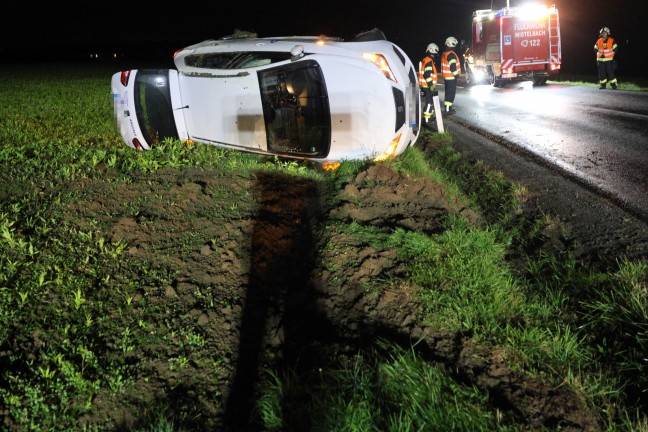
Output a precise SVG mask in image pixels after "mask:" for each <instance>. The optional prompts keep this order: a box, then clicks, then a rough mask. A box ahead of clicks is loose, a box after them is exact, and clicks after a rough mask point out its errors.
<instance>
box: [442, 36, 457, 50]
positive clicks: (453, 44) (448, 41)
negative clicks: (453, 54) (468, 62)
mask: <svg viewBox="0 0 648 432" xmlns="http://www.w3.org/2000/svg"><path fill="white" fill-rule="evenodd" d="M458 43H459V41H458V40H457V38H456V37H453V36H450V37H449V38H448V39H446V41H445V44H446V46H448V47H451V48H454V47H456V46H457V44H458Z"/></svg>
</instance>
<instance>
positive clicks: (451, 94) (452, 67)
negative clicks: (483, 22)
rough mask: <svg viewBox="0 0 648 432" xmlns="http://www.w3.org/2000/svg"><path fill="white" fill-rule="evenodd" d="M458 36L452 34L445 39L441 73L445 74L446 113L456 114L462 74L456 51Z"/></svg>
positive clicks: (444, 102)
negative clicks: (458, 87) (457, 94)
mask: <svg viewBox="0 0 648 432" xmlns="http://www.w3.org/2000/svg"><path fill="white" fill-rule="evenodd" d="M457 43H459V41H457V39H456V38H454V37H452V36H450V37H449V38H448V39H446V41H445V49H444V50H443V54H441V75H443V84H444V86H445V97H444V101H443V104H444V106H445V107H444V112H445V114H454V113H455V112H456V110H455V109H454V107H453V106H452V105H454V99H455V94H456V93H457V81H459V76H460V75H461V64H460V63H459V56H457V53H455V52H454V47H456V46H457Z"/></svg>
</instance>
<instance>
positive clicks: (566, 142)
mask: <svg viewBox="0 0 648 432" xmlns="http://www.w3.org/2000/svg"><path fill="white" fill-rule="evenodd" d="M443 96H444V95H443V86H441V87H440V99H441V103H442V104H443ZM455 107H456V109H457V114H455V115H454V116H451V117H450V118H448V119H446V121H445V123H446V127H448V128H449V129H451V128H452V125H453V124H460V125H462V126H465V127H466V128H468V129H471V130H473V131H475V132H478V133H479V134H481V135H483V136H486V137H488V138H489V139H490V140H491V141H496V142H498V143H499V144H501V145H504V146H505V147H508V148H509V149H510V150H512V151H514V152H517V153H522V154H525V155H526V156H527V157H530V158H533V159H534V160H535V161H536V163H539V164H542V165H545V166H547V167H550V168H551V169H553V170H555V171H557V172H559V173H560V174H562V175H563V176H566V177H568V178H570V179H571V180H573V181H576V182H578V183H580V184H581V185H583V186H586V187H587V188H588V189H589V190H591V191H595V192H596V193H597V194H599V195H601V196H604V197H606V198H608V199H610V200H612V201H613V202H615V203H616V204H617V205H619V206H620V207H622V208H623V209H624V210H626V211H628V212H630V213H632V214H633V215H635V216H637V217H639V218H641V219H643V220H644V221H648V93H646V92H636V91H622V90H616V91H614V90H611V89H608V90H599V89H598V88H596V87H585V86H568V85H560V84H548V85H545V86H538V87H534V86H532V85H531V83H530V82H524V83H515V84H509V85H508V86H507V87H505V88H495V87H492V86H489V85H479V86H473V87H468V88H461V87H460V88H459V89H458V91H457V96H456V98H455Z"/></svg>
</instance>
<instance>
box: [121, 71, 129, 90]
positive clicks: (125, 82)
mask: <svg viewBox="0 0 648 432" xmlns="http://www.w3.org/2000/svg"><path fill="white" fill-rule="evenodd" d="M130 73H131V71H129V70H127V71H122V73H121V78H120V79H119V81H121V83H122V85H123V86H124V87H126V86H128V79H129V78H130Z"/></svg>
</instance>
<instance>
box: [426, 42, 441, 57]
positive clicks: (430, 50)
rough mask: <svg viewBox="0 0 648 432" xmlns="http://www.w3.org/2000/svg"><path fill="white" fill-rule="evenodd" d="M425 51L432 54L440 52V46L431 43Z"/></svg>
mask: <svg viewBox="0 0 648 432" xmlns="http://www.w3.org/2000/svg"><path fill="white" fill-rule="evenodd" d="M425 52H427V53H430V54H432V55H435V54H439V47H438V45H437V44H435V43H431V44H429V45H428V46H427V49H426V50H425Z"/></svg>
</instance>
